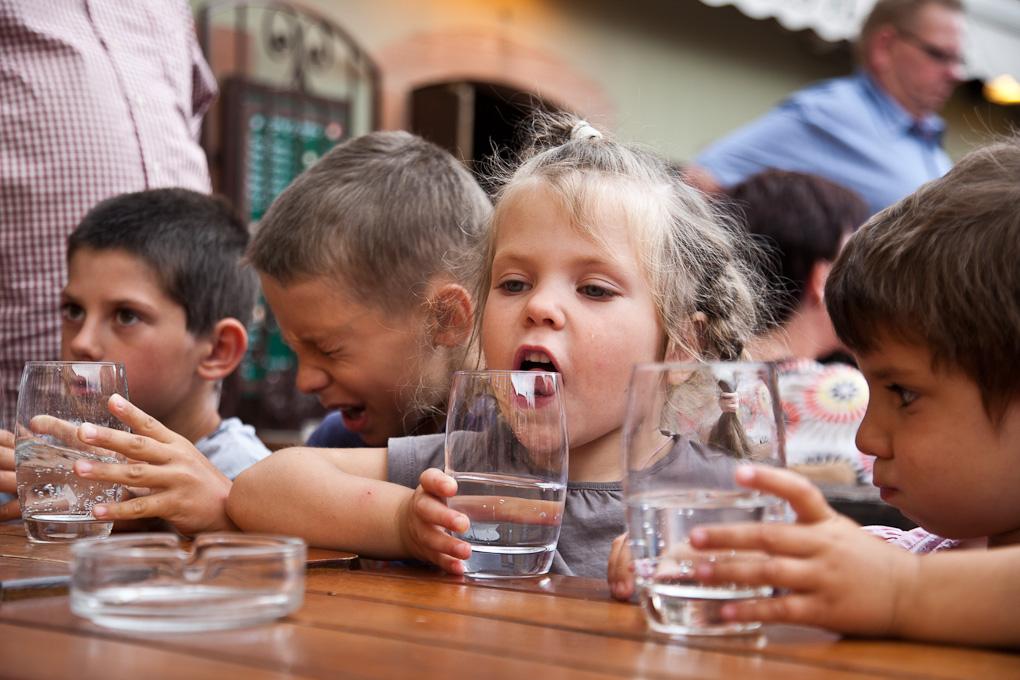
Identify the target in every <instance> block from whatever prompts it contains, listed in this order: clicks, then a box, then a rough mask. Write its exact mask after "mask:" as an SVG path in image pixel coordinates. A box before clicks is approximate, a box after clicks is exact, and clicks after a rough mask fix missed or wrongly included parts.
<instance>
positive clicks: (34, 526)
mask: <svg viewBox="0 0 1020 680" xmlns="http://www.w3.org/2000/svg"><path fill="white" fill-rule="evenodd" d="M113 394H120V395H122V396H123V397H124V398H125V399H126V398H127V396H128V389H127V378H126V377H125V374H124V364H113V363H106V362H65V361H31V362H29V363H27V364H25V370H24V372H23V373H22V375H21V386H20V387H19V390H18V405H17V408H16V415H15V422H14V465H15V475H16V477H17V480H18V500H19V501H20V503H21V517H22V520H23V523H24V525H25V533H26V534H27V535H28V540H30V541H35V542H38V543H56V542H65V541H73V540H76V539H79V538H105V537H106V536H109V535H110V531H111V530H112V529H113V522H105V521H100V520H97V519H96V518H95V517H93V515H92V507H93V506H94V505H95V504H96V503H112V502H115V501H118V500H120V495H121V488H122V487H121V486H120V485H119V484H110V483H107V482H97V481H90V480H85V479H82V478H81V477H78V476H77V475H75V474H74V470H73V467H74V462H75V461H76V460H89V461H96V462H101V463H120V462H124V459H123V457H122V456H120V455H119V454H115V453H113V452H112V451H107V450H105V449H99V448H95V447H91V446H88V445H86V444H83V443H82V442H81V441H79V440H78V426H79V425H81V424H82V423H85V422H88V423H92V424H94V425H101V426H104V427H110V428H115V429H120V430H126V429H127V427H126V426H125V425H124V424H123V423H122V422H121V421H120V420H119V419H118V418H116V417H115V416H113V415H112V414H111V413H110V411H109V408H108V407H107V401H108V400H109V398H110V397H111V396H112V395H113Z"/></svg>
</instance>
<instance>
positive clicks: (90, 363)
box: [25, 360, 124, 368]
mask: <svg viewBox="0 0 1020 680" xmlns="http://www.w3.org/2000/svg"><path fill="white" fill-rule="evenodd" d="M79 364H80V365H84V366H120V367H121V368H123V367H124V363H123V362H121V361H61V360H54V361H26V362H25V368H28V367H29V366H75V365H79Z"/></svg>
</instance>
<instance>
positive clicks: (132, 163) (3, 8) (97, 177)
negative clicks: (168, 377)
mask: <svg viewBox="0 0 1020 680" xmlns="http://www.w3.org/2000/svg"><path fill="white" fill-rule="evenodd" d="M217 94H218V92H217V89H216V81H215V79H214V78H213V75H212V72H211V71H210V69H209V66H208V64H206V62H205V60H204V58H203V57H202V53H201V49H200V48H199V45H198V41H197V39H196V36H195V25H194V17H193V15H192V14H191V10H190V8H189V6H188V4H187V2H186V0H0V378H2V383H3V388H4V397H5V402H6V403H5V411H6V423H7V427H8V428H12V427H13V412H14V406H15V400H16V397H17V384H18V381H19V379H20V376H21V369H22V365H23V363H24V362H25V361H28V360H33V359H54V358H57V357H58V356H59V353H60V306H59V294H60V290H61V288H62V287H63V286H64V284H65V283H66V278H67V266H66V262H65V243H66V239H67V235H68V234H69V233H70V232H71V231H72V230H73V229H74V227H75V225H76V224H77V223H78V221H79V220H80V219H81V218H82V216H83V215H84V214H85V212H86V211H88V209H89V208H91V207H92V206H93V205H94V204H95V203H97V202H98V201H100V200H102V199H104V198H107V197H109V196H112V195H114V194H118V193H123V192H127V191H139V190H142V189H149V188H155V187H163V186H181V187H187V188H190V189H194V190H197V191H204V192H208V191H210V182H209V168H208V164H207V161H206V157H205V153H204V151H203V150H202V148H201V147H200V146H199V143H198V135H199V129H200V126H201V120H202V115H203V114H204V113H205V111H206V109H208V107H209V106H210V105H211V104H212V102H213V100H214V99H215V98H216V96H217Z"/></svg>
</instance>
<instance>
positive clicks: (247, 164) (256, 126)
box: [224, 79, 350, 221]
mask: <svg viewBox="0 0 1020 680" xmlns="http://www.w3.org/2000/svg"><path fill="white" fill-rule="evenodd" d="M224 89H225V95H226V97H225V98H226V105H227V114H226V121H227V127H226V131H227V134H228V140H227V144H226V148H225V152H226V157H225V158H224V170H225V175H226V178H225V180H227V181H228V182H229V184H228V185H227V186H226V187H225V189H226V191H227V192H228V195H229V196H230V197H231V198H232V199H233V200H234V205H235V206H237V207H238V210H239V211H240V212H241V214H242V215H243V216H246V217H248V218H249V219H250V220H251V221H258V220H259V219H261V218H262V215H264V214H265V212H266V209H267V208H268V207H269V204H270V203H272V201H273V199H274V198H276V196H277V195H278V194H279V193H280V192H281V191H283V190H284V189H285V188H286V187H287V185H288V184H290V183H291V181H293V180H294V178H295V177H297V176H298V175H299V174H301V171H303V170H304V169H305V168H307V167H308V166H310V165H312V163H314V162H315V161H317V160H318V159H319V158H320V157H321V156H322V155H323V154H324V153H326V152H327V151H329V150H330V149H332V148H333V147H334V146H335V145H336V144H337V143H339V142H341V141H343V140H344V139H347V137H348V130H349V121H350V105H349V104H348V103H347V102H345V101H337V100H329V99H323V98H320V97H313V96H311V95H306V94H301V93H299V92H294V91H290V90H273V89H270V88H266V87H262V86H259V85H255V84H253V83H248V82H244V81H239V80H236V79H230V80H228V81H227V82H226V86H225V88H224Z"/></svg>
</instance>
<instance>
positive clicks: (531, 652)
mask: <svg viewBox="0 0 1020 680" xmlns="http://www.w3.org/2000/svg"><path fill="white" fill-rule="evenodd" d="M66 602H67V600H66V598H51V599H49V600H42V601H37V602H34V603H31V606H26V605H27V604H28V603H12V605H10V606H6V607H3V608H0V619H2V620H3V621H7V622H11V623H13V622H18V623H19V624H20V625H22V626H33V625H45V626H48V627H52V628H56V629H58V630H60V631H61V632H63V633H65V634H67V635H78V636H81V635H85V636H88V635H99V636H102V637H103V638H104V639H116V640H119V641H122V642H133V643H135V644H138V645H145V646H153V647H157V648H159V649H162V650H164V651H168V652H174V653H180V654H187V655H190V656H202V657H208V658H213V659H218V660H220V661H223V662H225V663H236V664H241V663H245V664H253V665H255V666H257V667H259V668H266V669H279V668H283V667H286V668H287V669H290V670H293V671H297V672H300V673H301V674H304V675H310V676H317V677H334V676H335V675H336V674H341V673H342V674H344V675H346V674H348V673H355V674H357V675H364V676H367V677H378V678H393V677H411V676H412V675H413V676H414V677H416V678H419V677H420V678H426V679H429V678H437V679H440V678H451V677H452V678H477V677H486V678H515V680H520V678H521V677H528V676H531V677H547V676H550V675H552V676H555V677H568V678H592V679H595V678H631V677H636V676H641V677H647V678H706V677H721V678H748V679H750V680H755V679H758V678H774V677H783V678H790V679H791V680H810V679H813V678H818V677H821V676H820V673H821V672H822V671H824V677H825V678H832V679H833V680H864V679H865V678H873V677H882V676H881V675H868V674H860V673H854V672H848V671H840V670H835V671H833V670H831V669H827V668H823V669H821V670H820V669H819V668H818V667H816V666H811V665H806V664H799V663H788V662H772V661H768V660H762V659H759V658H755V657H754V656H747V655H741V654H732V653H729V652H728V651H719V650H701V649H697V648H692V647H687V646H684V645H678V644H662V643H655V642H649V641H638V640H628V639H614V638H611V637H610V638H607V637H605V636H599V635H589V634H583V633H571V632H565V631H560V630H556V629H547V628H543V627H542V626H536V625H529V624H517V623H512V622H506V621H501V620H495V619H480V618H478V617H473V616H470V615H463V614H453V613H449V612H423V611H421V610H419V609H416V608H413V607H404V606H401V605H399V604H383V603H378V602H375V603H370V602H366V601H346V600H344V599H342V598H336V597H328V596H323V595H308V596H307V597H306V601H305V606H304V607H303V608H302V609H301V611H300V612H299V613H298V615H297V616H294V617H288V618H287V619H284V620H283V622H281V623H277V624H272V625H266V626H258V627H254V628H247V629H238V630H233V631H215V632H205V633H178V634H172V635H170V634H154V633H148V634H146V633H131V632H125V631H104V630H102V629H99V628H98V627H96V626H94V625H93V624H91V623H90V622H88V621H85V620H83V619H79V618H77V617H74V616H73V615H71V614H70V612H69V610H68V609H67V604H66ZM521 673H526V674H528V675H526V676H522V675H520V674H521ZM54 677H64V676H54Z"/></svg>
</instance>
